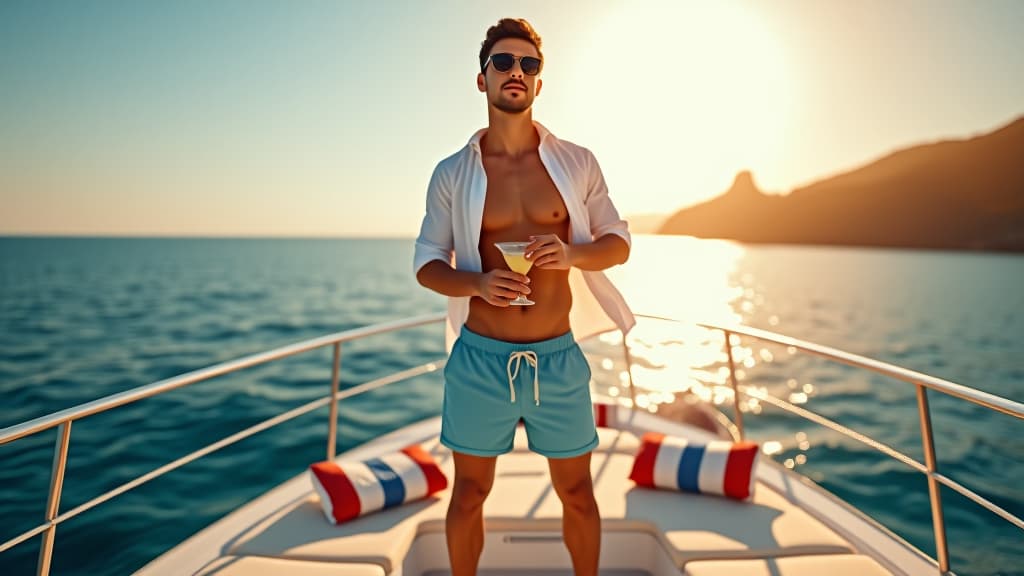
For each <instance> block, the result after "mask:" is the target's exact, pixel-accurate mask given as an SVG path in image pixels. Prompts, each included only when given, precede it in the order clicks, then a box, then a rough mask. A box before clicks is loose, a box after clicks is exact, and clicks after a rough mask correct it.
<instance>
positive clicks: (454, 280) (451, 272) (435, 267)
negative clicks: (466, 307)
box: [416, 260, 480, 297]
mask: <svg viewBox="0 0 1024 576" xmlns="http://www.w3.org/2000/svg"><path fill="white" fill-rule="evenodd" d="M479 277H480V274H478V273H476V272H465V271H462V270H455V269H454V268H452V267H451V266H450V265H448V264H446V263H445V262H442V261H440V260H432V261H430V262H427V263H426V264H424V265H423V267H422V268H420V270H419V272H417V273H416V281H417V282H419V283H420V285H421V286H423V287H425V288H429V289H431V290H433V291H434V292H437V293H439V294H443V295H445V296H453V297H459V296H479V295H480V286H479V284H480V278H479Z"/></svg>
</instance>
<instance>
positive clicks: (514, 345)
mask: <svg viewBox="0 0 1024 576" xmlns="http://www.w3.org/2000/svg"><path fill="white" fill-rule="evenodd" d="M459 340H460V341H461V342H462V343H463V344H465V345H467V346H472V347H473V348H478V349H480V350H483V351H485V352H490V353H492V354H501V355H504V356H508V355H509V354H512V353H513V352H524V351H527V350H529V351H532V352H535V353H537V354H540V355H543V354H552V353H554V352H561V351H562V350H568V349H569V348H572V347H573V346H575V345H576V338H575V337H574V336H573V334H572V331H571V330H570V331H569V332H566V333H565V334H562V335H561V336H555V337H554V338H549V339H547V340H539V341H537V342H505V341H504V340H496V339H494V338H488V337H487V336H482V335H480V334H477V333H476V332H473V331H472V330H470V329H469V328H466V327H465V326H463V327H462V332H461V333H460V334H459Z"/></svg>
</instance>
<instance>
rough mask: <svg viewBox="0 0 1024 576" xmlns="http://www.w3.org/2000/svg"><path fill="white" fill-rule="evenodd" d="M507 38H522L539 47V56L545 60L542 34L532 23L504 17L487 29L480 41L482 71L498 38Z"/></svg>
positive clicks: (521, 19)
mask: <svg viewBox="0 0 1024 576" xmlns="http://www.w3.org/2000/svg"><path fill="white" fill-rule="evenodd" d="M505 38H522V39H523V40H526V41H527V42H529V43H530V44H533V47H534V48H536V49H537V56H538V57H540V59H541V60H544V54H543V53H542V52H541V51H540V35H539V34H537V31H536V30H534V29H533V26H530V23H529V22H527V21H526V20H524V19H523V18H502V19H501V20H498V23H497V24H495V25H494V26H491V27H490V28H488V29H487V37H486V38H484V41H483V42H481V43H480V71H481V72H483V71H484V64H486V63H487V57H488V56H490V55H491V49H492V48H494V45H495V44H497V43H498V40H502V39H505Z"/></svg>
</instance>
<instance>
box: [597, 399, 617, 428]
mask: <svg viewBox="0 0 1024 576" xmlns="http://www.w3.org/2000/svg"><path fill="white" fill-rule="evenodd" d="M594 425H595V426H597V427H598V428H618V427H619V425H620V423H619V406H618V405H617V404H610V403H607V402H594Z"/></svg>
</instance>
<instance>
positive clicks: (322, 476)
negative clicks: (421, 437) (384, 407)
mask: <svg viewBox="0 0 1024 576" xmlns="http://www.w3.org/2000/svg"><path fill="white" fill-rule="evenodd" d="M309 473H310V477H311V479H312V480H313V488H315V489H316V492H317V494H319V495H320V504H321V505H322V506H323V509H324V514H325V515H326V516H327V521H328V522H330V523H331V524H340V523H342V522H347V521H349V520H351V519H353V518H358V517H359V516H363V515H365V514H369V513H370V512H375V511H377V510H383V509H386V508H392V507H394V506H398V505H401V504H404V503H406V502H411V501H413V500H419V499H421V498H426V497H427V496H430V495H431V494H433V493H435V492H440V491H441V490H444V489H445V488H447V487H448V479H447V478H446V477H445V475H444V472H442V471H441V468H440V467H438V465H437V462H436V461H434V458H433V457H432V456H431V455H430V454H429V453H427V451H426V450H424V449H423V448H422V447H420V446H419V445H413V446H409V447H406V448H403V449H402V450H401V451H398V452H392V453H391V454H386V455H384V456H382V457H380V458H372V459H370V460H364V461H362V462H360V461H355V460H349V461H346V460H341V461H338V462H332V461H326V462H318V463H316V464H313V465H312V466H310V467H309Z"/></svg>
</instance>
